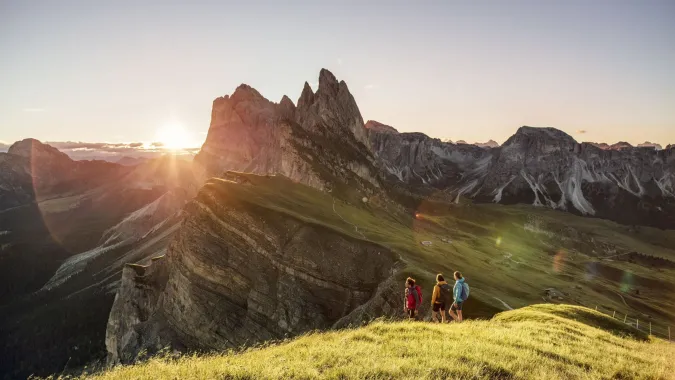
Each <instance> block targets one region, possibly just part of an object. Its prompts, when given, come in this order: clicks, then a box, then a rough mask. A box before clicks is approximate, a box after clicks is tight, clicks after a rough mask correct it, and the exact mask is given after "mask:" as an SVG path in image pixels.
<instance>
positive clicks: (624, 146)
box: [609, 141, 633, 150]
mask: <svg viewBox="0 0 675 380" xmlns="http://www.w3.org/2000/svg"><path fill="white" fill-rule="evenodd" d="M632 147H633V146H632V145H631V144H629V143H627V142H625V141H619V142H618V143H616V144H612V145H610V147H609V148H610V149H614V150H621V149H628V148H632Z"/></svg>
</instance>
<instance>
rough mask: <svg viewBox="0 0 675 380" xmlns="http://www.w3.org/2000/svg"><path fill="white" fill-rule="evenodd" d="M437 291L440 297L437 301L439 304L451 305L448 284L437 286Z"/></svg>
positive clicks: (450, 292) (450, 290) (450, 293)
mask: <svg viewBox="0 0 675 380" xmlns="http://www.w3.org/2000/svg"><path fill="white" fill-rule="evenodd" d="M438 289H439V290H440V294H439V295H440V297H439V300H438V301H440V302H442V303H444V304H446V305H451V304H452V287H450V285H449V284H443V285H438Z"/></svg>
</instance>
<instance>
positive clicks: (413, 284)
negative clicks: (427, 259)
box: [405, 277, 415, 286]
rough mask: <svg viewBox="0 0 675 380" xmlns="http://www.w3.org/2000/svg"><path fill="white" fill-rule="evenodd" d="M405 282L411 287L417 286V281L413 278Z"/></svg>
mask: <svg viewBox="0 0 675 380" xmlns="http://www.w3.org/2000/svg"><path fill="white" fill-rule="evenodd" d="M405 282H407V283H408V285H410V286H415V280H414V279H413V278H412V277H408V279H407V280H405Z"/></svg>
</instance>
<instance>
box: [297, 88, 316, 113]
mask: <svg viewBox="0 0 675 380" xmlns="http://www.w3.org/2000/svg"><path fill="white" fill-rule="evenodd" d="M313 102H314V91H312V87H311V86H310V85H309V83H307V82H305V85H304V86H303V87H302V93H301V94H300V98H299V99H298V108H306V107H309V106H310V105H311V104H312V103H313Z"/></svg>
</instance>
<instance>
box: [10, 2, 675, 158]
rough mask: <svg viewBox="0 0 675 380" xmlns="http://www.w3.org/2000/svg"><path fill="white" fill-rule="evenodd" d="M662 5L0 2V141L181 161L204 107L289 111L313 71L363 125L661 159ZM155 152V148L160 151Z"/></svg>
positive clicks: (671, 32)
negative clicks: (169, 144)
mask: <svg viewBox="0 0 675 380" xmlns="http://www.w3.org/2000/svg"><path fill="white" fill-rule="evenodd" d="M674 19H675V1H672V0H664V1H656V0H654V1H652V0H643V1H637V0H635V1H634V0H612V1H603V0H594V1H576V0H569V1H561V2H554V1H540V0H538V1H518V0H512V1H498V0H496V1H481V0H476V1H443V2H440V1H434V2H428V3H425V2H422V1H420V2H396V1H386V2H385V1H379V2H367V1H353V2H352V1H340V2H324V1H309V0H307V1H293V0H291V1H288V2H281V1H274V2H258V1H249V2H242V1H233V2H228V1H191V2H184V1H183V2H174V1H159V0H157V1H148V0H136V1H126V0H116V1H106V2H103V1H65V0H64V1H60V0H59V1H56V0H53V1H52V0H46V1H39V0H20V1H12V0H0V52H1V53H0V141H4V142H6V143H9V142H12V141H16V140H19V139H22V138H26V137H33V138H37V139H40V140H43V141H86V142H111V143H121V142H137V141H138V142H152V141H157V139H158V135H161V133H162V130H163V129H165V128H166V126H167V125H173V126H175V125H179V126H182V128H184V129H185V130H186V131H187V132H186V133H184V136H182V137H181V140H184V141H185V144H186V145H193V146H199V145H200V144H201V143H202V142H203V140H204V138H205V135H206V132H207V130H208V126H209V121H210V114H211V104H212V101H213V99H214V98H216V97H218V96H223V95H226V94H231V93H232V92H233V91H234V89H235V88H236V87H237V86H238V85H239V84H240V83H247V84H249V85H251V86H253V87H254V88H256V89H257V90H258V91H259V92H260V93H261V94H263V95H264V96H265V97H267V98H268V99H270V100H273V101H277V102H278V101H279V100H280V99H281V97H282V96H283V95H284V94H286V95H288V96H289V97H290V98H291V99H293V100H294V101H296V100H297V99H298V97H299V95H300V92H301V90H302V87H303V84H304V82H305V81H307V82H309V83H310V84H311V85H312V86H314V87H315V88H316V83H317V81H318V75H319V70H320V69H321V68H327V69H329V70H330V71H332V72H333V73H334V74H335V75H336V77H337V78H338V79H341V80H345V81H346V82H347V84H348V86H349V88H350V90H351V92H352V94H353V95H354V97H355V99H356V101H357V103H358V105H359V108H360V110H361V113H362V115H363V118H364V120H369V119H374V120H377V121H379V122H382V123H385V124H389V125H391V126H393V127H395V128H397V129H398V130H399V131H402V132H404V131H405V132H412V131H417V132H423V133H426V134H427V135H429V136H432V137H438V138H449V139H452V140H459V139H462V140H466V141H468V142H475V141H478V142H483V141H487V140H488V139H494V140H496V141H497V142H499V143H502V142H503V141H505V140H506V139H507V138H508V137H509V136H511V135H512V134H513V133H515V131H516V129H517V128H518V127H520V126H522V125H530V126H538V127H555V128H559V129H561V130H563V131H565V132H567V133H569V134H570V135H572V136H573V137H575V138H576V139H577V140H578V141H594V142H608V143H614V142H617V141H628V142H630V143H632V144H637V143H641V142H644V141H647V140H648V141H652V142H657V143H661V144H662V145H664V146H665V145H667V144H669V143H675V22H673V20H674ZM160 139H161V137H160Z"/></svg>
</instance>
